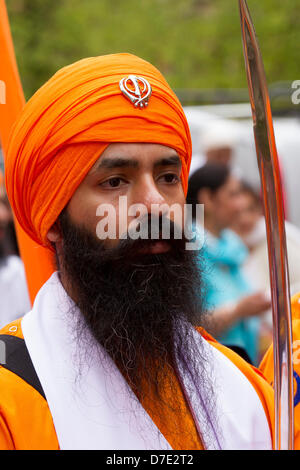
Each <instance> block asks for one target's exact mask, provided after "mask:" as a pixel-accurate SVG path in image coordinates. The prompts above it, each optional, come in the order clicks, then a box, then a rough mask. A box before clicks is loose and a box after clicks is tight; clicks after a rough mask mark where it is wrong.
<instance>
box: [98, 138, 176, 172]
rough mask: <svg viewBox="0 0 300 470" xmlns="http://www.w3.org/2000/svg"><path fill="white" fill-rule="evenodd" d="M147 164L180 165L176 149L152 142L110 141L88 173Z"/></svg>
mask: <svg viewBox="0 0 300 470" xmlns="http://www.w3.org/2000/svg"><path fill="white" fill-rule="evenodd" d="M143 164H145V165H146V164H147V165H149V164H150V165H154V166H155V165H159V164H162V165H167V164H169V165H177V166H180V165H181V159H180V157H179V155H178V153H177V151H176V150H175V149H173V148H171V147H167V146H165V145H161V144H153V143H112V144H110V145H108V146H107V148H106V149H105V150H104V152H103V153H102V154H101V156H100V157H99V158H98V160H97V161H96V162H95V164H94V165H93V167H92V168H91V170H90V173H94V172H95V171H98V170H101V169H111V168H114V167H122V166H123V167H125V166H130V167H140V166H142V165H143Z"/></svg>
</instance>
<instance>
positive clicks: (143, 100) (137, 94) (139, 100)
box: [119, 75, 152, 108]
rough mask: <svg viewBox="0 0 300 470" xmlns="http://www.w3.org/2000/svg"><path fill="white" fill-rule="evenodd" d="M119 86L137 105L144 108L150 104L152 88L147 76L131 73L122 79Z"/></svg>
mask: <svg viewBox="0 0 300 470" xmlns="http://www.w3.org/2000/svg"><path fill="white" fill-rule="evenodd" d="M119 87H120V90H121V91H122V93H123V94H124V95H125V96H126V98H128V99H129V100H130V101H131V102H132V104H133V105H134V106H135V107H140V108H144V107H146V106H148V102H149V98H150V96H151V93H152V88H151V86H150V83H149V82H148V80H146V79H145V78H143V77H137V76H136V75H129V76H128V77H127V78H122V80H120V83H119Z"/></svg>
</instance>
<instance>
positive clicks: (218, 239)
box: [187, 163, 270, 363]
mask: <svg viewBox="0 0 300 470" xmlns="http://www.w3.org/2000/svg"><path fill="white" fill-rule="evenodd" d="M187 202H188V203H189V204H192V205H193V206H195V205H196V204H204V228H205V240H204V245H203V248H202V251H201V255H202V256H201V257H202V258H203V260H202V261H203V263H204V266H205V268H204V269H205V270H204V281H205V288H206V292H205V295H206V306H207V309H208V311H210V312H211V317H210V318H211V322H210V327H209V328H210V332H211V333H212V334H213V335H215V336H217V337H218V339H219V341H220V342H222V343H223V344H225V345H227V346H230V347H231V348H232V349H235V350H236V351H237V352H239V353H240V354H241V355H243V357H244V358H246V359H248V360H250V361H251V362H253V363H256V362H257V352H258V331H259V319H258V317H257V316H258V315H260V314H262V313H263V312H265V311H266V310H267V309H268V308H270V301H269V299H268V298H267V297H266V296H265V294H264V293H263V292H261V289H260V290H259V291H258V290H257V291H256V292H255V293H254V290H253V288H252V287H251V285H250V283H249V282H248V280H247V278H246V276H245V275H244V273H243V270H242V268H243V264H244V262H245V260H246V258H247V256H248V250H247V247H246V246H245V244H244V243H243V241H242V240H241V238H240V237H239V236H238V235H237V234H236V233H234V232H233V231H232V230H230V229H229V227H230V226H231V224H232V221H233V220H234V219H235V218H236V217H237V215H238V213H239V211H240V204H241V184H240V181H239V180H238V179H237V177H236V176H235V175H234V173H233V172H232V171H231V170H230V168H229V167H228V166H226V165H219V164H212V163H207V164H206V165H204V166H203V167H202V168H200V169H199V170H197V171H196V172H195V173H194V174H193V175H192V176H191V178H190V181H189V191H188V196H187ZM195 223H197V221H195Z"/></svg>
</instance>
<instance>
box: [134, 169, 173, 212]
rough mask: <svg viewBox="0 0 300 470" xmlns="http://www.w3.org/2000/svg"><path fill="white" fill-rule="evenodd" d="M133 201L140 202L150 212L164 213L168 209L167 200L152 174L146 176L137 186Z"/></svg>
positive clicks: (144, 210)
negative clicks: (166, 207) (165, 207)
mask: <svg viewBox="0 0 300 470" xmlns="http://www.w3.org/2000/svg"><path fill="white" fill-rule="evenodd" d="M132 203H133V204H140V205H141V206H142V208H143V212H146V213H148V214H155V215H162V214H163V213H164V212H165V211H166V209H164V206H165V205H166V200H165V198H164V196H163V195H162V194H161V193H160V191H159V189H158V187H157V185H156V183H155V181H154V179H153V178H152V177H151V176H147V177H144V178H143V179H142V180H141V181H140V183H139V184H138V186H137V187H136V188H135V191H134V195H133V198H132Z"/></svg>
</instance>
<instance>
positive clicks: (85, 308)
mask: <svg viewBox="0 0 300 470" xmlns="http://www.w3.org/2000/svg"><path fill="white" fill-rule="evenodd" d="M59 221H60V224H61V231H62V235H63V249H62V254H61V259H60V266H59V268H60V270H61V272H62V273H65V274H66V276H67V279H68V282H69V283H70V288H71V291H72V292H75V293H76V294H75V295H76V299H74V300H75V303H76V304H77V306H78V307H79V309H80V311H81V313H82V318H83V319H84V323H85V325H88V327H89V329H90V331H91V332H92V334H93V336H94V338H95V339H96V341H97V343H98V344H101V346H102V347H103V348H104V349H105V351H106V352H107V353H108V354H109V355H110V357H111V358H112V359H113V361H114V362H115V363H116V365H117V366H118V367H119V369H120V371H121V372H122V374H123V376H124V377H125V379H126V380H127V382H128V384H129V385H130V387H131V388H132V390H133V391H134V392H135V394H136V396H137V397H138V398H139V400H140V401H143V400H144V398H145V397H147V395H148V394H149V393H150V390H151V391H152V394H153V391H154V392H155V393H154V395H155V401H153V407H154V408H155V409H157V407H158V406H159V400H163V393H164V390H165V388H166V387H172V383H170V379H169V376H170V374H169V372H168V370H169V369H170V367H171V368H173V370H174V367H175V360H174V357H175V353H176V352H177V353H178V352H179V353H181V354H182V352H181V351H182V350H183V351H184V356H185V358H186V360H187V362H188V364H189V366H190V367H193V364H194V366H195V368H197V371H195V373H196V374H197V376H198V377H200V376H201V377H202V378H203V377H204V375H205V374H203V368H204V362H205V359H203V358H200V361H199V352H197V353H196V352H195V351H194V349H193V344H192V338H191V335H190V332H191V328H192V325H198V326H200V325H201V323H202V322H203V309H202V293H201V285H202V282H201V273H200V269H199V259H197V253H195V252H194V251H187V250H186V249H185V243H186V239H185V238H184V237H183V238H182V239H181V240H176V239H174V236H173V237H172V234H174V233H175V228H174V225H173V224H172V223H171V239H170V240H169V243H170V247H171V249H170V250H169V251H168V252H165V253H161V254H144V255H142V254H141V252H140V250H141V249H142V248H145V247H147V246H148V247H149V245H151V243H153V241H151V240H141V239H138V240H130V239H129V240H126V239H125V240H121V241H120V242H119V243H118V246H117V248H113V249H108V248H106V244H105V242H103V241H101V240H99V239H97V238H96V236H94V235H92V234H91V233H90V232H89V231H87V230H86V229H85V228H83V227H80V226H77V225H75V224H74V223H72V222H71V221H70V219H69V216H68V213H67V212H66V210H64V211H63V213H62V214H61V215H60V218H59ZM177 233H178V232H177ZM81 326H82V325H81ZM188 345H189V346H188ZM175 349H176V351H175ZM196 354H197V361H196V360H195V355H196ZM196 362H197V365H196ZM199 364H200V365H199ZM199 368H200V369H201V370H200V371H199V370H198V369H199ZM210 393H211V391H210ZM168 406H169V407H173V408H174V409H175V408H176V406H178V404H176V403H173V404H172V403H170V402H169V403H168Z"/></svg>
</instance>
